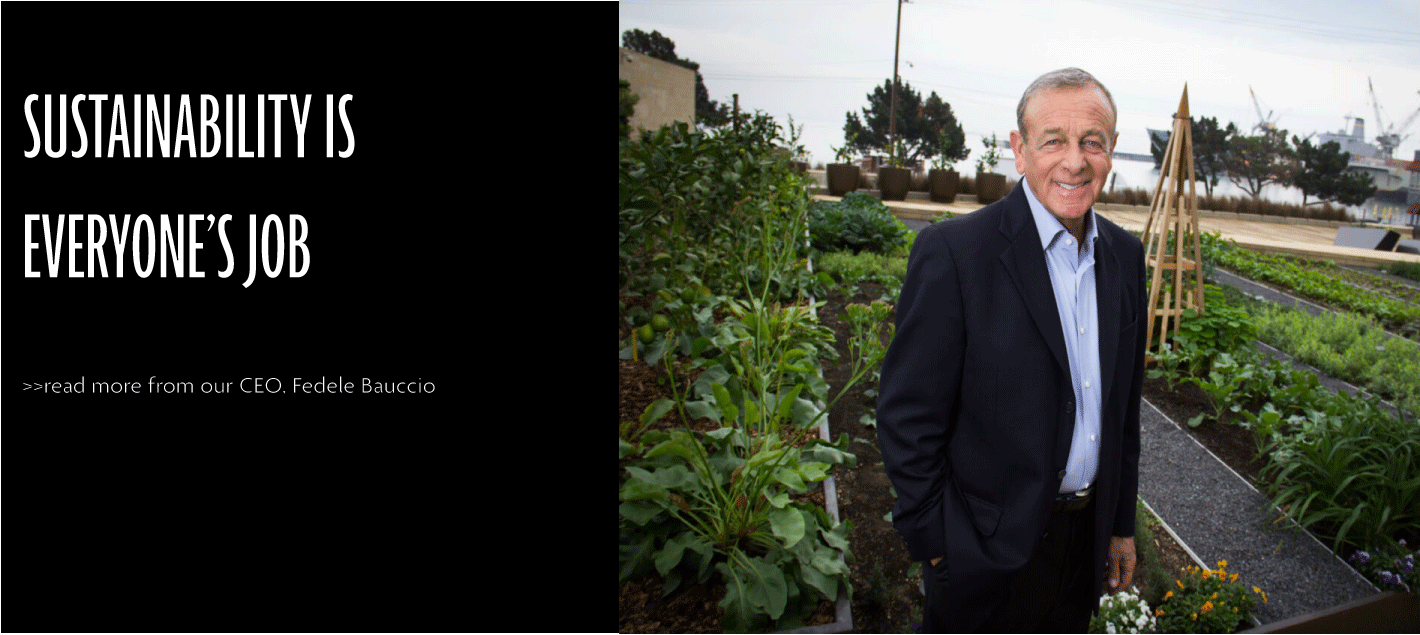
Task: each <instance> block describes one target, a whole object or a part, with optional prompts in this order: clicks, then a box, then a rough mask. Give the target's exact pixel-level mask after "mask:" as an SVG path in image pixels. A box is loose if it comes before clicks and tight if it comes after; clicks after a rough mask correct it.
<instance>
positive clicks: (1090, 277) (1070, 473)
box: [1021, 179, 1103, 493]
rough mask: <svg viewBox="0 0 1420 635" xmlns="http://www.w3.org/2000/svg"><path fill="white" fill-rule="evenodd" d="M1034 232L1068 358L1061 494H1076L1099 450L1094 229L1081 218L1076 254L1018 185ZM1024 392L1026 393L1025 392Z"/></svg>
mask: <svg viewBox="0 0 1420 635" xmlns="http://www.w3.org/2000/svg"><path fill="white" fill-rule="evenodd" d="M1021 184H1022V186H1023V187H1024V188H1025V191H1026V201H1028V202H1029V203H1030V211H1031V215H1032V216H1033V217H1034V218H1035V226H1036V229H1038V230H1039V231H1040V244H1041V248H1042V249H1043V250H1044V251H1045V266H1046V268H1047V269H1048V270H1049V271H1050V285H1051V287H1053V288H1054V289H1055V307H1056V309H1057V310H1058V311H1059V312H1060V326H1061V328H1062V329H1063V331H1064V335H1065V351H1066V353H1067V354H1068V355H1069V357H1070V381H1071V383H1072V384H1074V388H1075V434H1074V437H1073V439H1072V440H1071V442H1070V460H1069V462H1068V463H1067V464H1066V466H1065V480H1064V481H1062V482H1061V483H1060V491H1061V492H1062V493H1069V492H1076V491H1079V490H1082V489H1084V488H1086V487H1088V486H1089V485H1090V484H1091V483H1094V480H1095V472H1096V471H1097V470H1098V468H1099V447H1100V403H1101V402H1102V401H1103V396H1102V395H1101V394H1100V344H1099V304H1098V303H1097V302H1096V300H1095V247H1096V245H1097V239H1098V238H1099V228H1098V227H1096V226H1095V222H1094V215H1095V212H1094V209H1091V210H1090V211H1088V212H1086V213H1085V244H1084V248H1083V249H1081V248H1080V245H1078V244H1076V243H1075V238H1074V236H1071V235H1070V232H1069V231H1068V230H1066V229H1065V225H1064V224H1062V223H1061V222H1060V220H1059V219H1057V218H1055V217H1054V216H1051V215H1050V212H1049V211H1048V210H1046V209H1045V206H1044V205H1042V204H1041V203H1040V200H1039V199H1037V198H1036V197H1035V193H1034V192H1032V191H1031V189H1030V184H1029V183H1028V182H1026V181H1025V179H1021ZM1028 389H1029V387H1028Z"/></svg>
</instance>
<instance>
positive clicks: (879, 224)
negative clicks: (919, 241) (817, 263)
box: [809, 192, 907, 254]
mask: <svg viewBox="0 0 1420 635" xmlns="http://www.w3.org/2000/svg"><path fill="white" fill-rule="evenodd" d="M906 236H907V226H906V225H903V224H902V221H899V220H898V219H897V218H896V217H894V216H893V215H892V211H891V210H889V209H888V206H887V205H884V204H883V202H882V201H880V200H878V199H877V198H876V197H874V196H873V195H871V194H868V193H866V192H849V193H848V194H846V195H845V196H844V197H843V199H842V200H839V201H818V202H816V203H814V205H813V207H812V208H811V209H810V210H809V238H810V242H811V244H812V245H813V248H814V249H817V250H818V251H821V252H830V251H852V252H853V253H855V254H857V253H859V252H862V251H864V250H868V251H874V252H877V253H887V252H889V251H891V250H892V249H893V248H894V247H897V246H899V245H903V244H905V243H906V242H907V237H906Z"/></svg>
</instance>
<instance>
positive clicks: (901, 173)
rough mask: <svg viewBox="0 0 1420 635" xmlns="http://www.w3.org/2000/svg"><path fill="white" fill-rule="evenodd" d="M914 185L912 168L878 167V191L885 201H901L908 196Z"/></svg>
mask: <svg viewBox="0 0 1420 635" xmlns="http://www.w3.org/2000/svg"><path fill="white" fill-rule="evenodd" d="M910 187H912V170H909V169H907V168H878V191H879V192H881V193H882V197H883V200H884V201H901V200H904V199H906V198H907V190H908V188H910Z"/></svg>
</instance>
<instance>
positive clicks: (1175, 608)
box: [1154, 560, 1267, 633]
mask: <svg viewBox="0 0 1420 635" xmlns="http://www.w3.org/2000/svg"><path fill="white" fill-rule="evenodd" d="M1227 565H1228V562H1227V561H1226V560H1221V561H1219V562H1218V568H1217V569H1216V570H1214V569H1200V568H1198V567H1196V566H1190V567H1189V568H1188V570H1187V571H1186V572H1185V574H1184V576H1183V577H1181V578H1178V579H1176V580H1174V586H1175V588H1170V589H1169V591H1168V593H1167V594H1166V595H1165V596H1164V601H1163V602H1162V603H1161V604H1160V605H1159V608H1158V609H1156V610H1155V611H1154V616H1155V617H1157V618H1158V620H1159V621H1158V624H1159V632H1162V633H1232V632H1234V631H1236V630H1237V627H1238V625H1239V623H1245V622H1247V621H1249V620H1251V619H1252V611H1253V609H1254V608H1255V607H1256V606H1257V600H1256V599H1255V598H1253V595H1257V596H1258V597H1261V598H1262V601H1263V602H1264V603H1266V602H1267V593H1266V592H1264V591H1263V590H1262V589H1259V588H1257V587H1256V586H1254V587H1252V593H1249V592H1248V591H1247V589H1246V588H1244V587H1243V586H1242V585H1240V584H1238V574H1236V573H1228V571H1227Z"/></svg>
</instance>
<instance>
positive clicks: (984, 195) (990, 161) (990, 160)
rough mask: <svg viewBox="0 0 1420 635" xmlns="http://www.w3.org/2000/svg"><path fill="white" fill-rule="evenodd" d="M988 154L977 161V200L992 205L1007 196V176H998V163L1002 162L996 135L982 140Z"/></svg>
mask: <svg viewBox="0 0 1420 635" xmlns="http://www.w3.org/2000/svg"><path fill="white" fill-rule="evenodd" d="M981 144H982V145H984V146H986V153H985V154H983V155H981V158H979V159H977V160H976V200H977V202H979V203H990V202H992V201H995V200H997V199H999V198H1001V197H1002V196H1005V195H1006V175H1004V174H996V173H995V169H996V163H997V162H998V161H1000V160H1001V149H1000V146H998V145H997V142H996V133H994V132H993V133H991V138H990V139H989V140H988V139H984V138H983V139H982V140H981Z"/></svg>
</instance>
